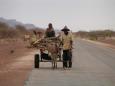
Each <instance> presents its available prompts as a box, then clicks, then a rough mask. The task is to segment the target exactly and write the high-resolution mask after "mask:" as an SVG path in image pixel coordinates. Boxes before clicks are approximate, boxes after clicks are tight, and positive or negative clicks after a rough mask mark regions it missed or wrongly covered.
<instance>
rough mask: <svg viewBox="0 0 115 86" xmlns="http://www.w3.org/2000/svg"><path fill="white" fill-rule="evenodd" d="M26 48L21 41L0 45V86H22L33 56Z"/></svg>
mask: <svg viewBox="0 0 115 86" xmlns="http://www.w3.org/2000/svg"><path fill="white" fill-rule="evenodd" d="M26 46H27V43H25V42H23V41H16V42H8V43H0V86H24V82H25V80H26V79H27V77H28V74H29V73H30V71H31V70H32V68H33V67H32V66H33V57H34V54H35V50H34V49H28V48H27V47H26Z"/></svg>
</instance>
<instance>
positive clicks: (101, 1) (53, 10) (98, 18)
mask: <svg viewBox="0 0 115 86" xmlns="http://www.w3.org/2000/svg"><path fill="white" fill-rule="evenodd" d="M0 17H3V18H6V19H16V20H17V21H20V22H23V23H32V24H35V25H36V26H38V27H42V28H46V27H47V25H48V23H50V22H51V23H52V24H53V26H54V28H55V29H62V28H63V27H64V26H65V25H67V26H68V28H70V29H71V30H72V31H78V30H97V29H108V28H109V29H112V30H115V0H0Z"/></svg>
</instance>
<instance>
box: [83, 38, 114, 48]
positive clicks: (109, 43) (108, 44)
mask: <svg viewBox="0 0 115 86" xmlns="http://www.w3.org/2000/svg"><path fill="white" fill-rule="evenodd" d="M83 40H87V39H83ZM87 41H89V42H92V43H96V44H99V45H102V46H106V47H110V48H113V49H115V40H111V39H107V40H97V41H92V40H87Z"/></svg>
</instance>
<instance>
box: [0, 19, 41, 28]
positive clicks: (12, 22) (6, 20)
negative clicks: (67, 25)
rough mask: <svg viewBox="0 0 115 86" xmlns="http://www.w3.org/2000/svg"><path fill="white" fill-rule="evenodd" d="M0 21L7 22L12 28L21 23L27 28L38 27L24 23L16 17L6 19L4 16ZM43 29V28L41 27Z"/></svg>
mask: <svg viewBox="0 0 115 86" xmlns="http://www.w3.org/2000/svg"><path fill="white" fill-rule="evenodd" d="M0 22H1V23H6V24H7V25H8V26H10V27H12V28H15V27H16V25H21V26H24V27H25V28H26V29H34V28H38V27H36V26H35V25H33V24H23V23H21V22H19V21H17V20H15V19H5V18H2V17H0ZM39 29H41V28H39Z"/></svg>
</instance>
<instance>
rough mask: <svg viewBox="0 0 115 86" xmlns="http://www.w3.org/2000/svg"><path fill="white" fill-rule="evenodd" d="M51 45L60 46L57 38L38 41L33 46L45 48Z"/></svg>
mask: <svg viewBox="0 0 115 86" xmlns="http://www.w3.org/2000/svg"><path fill="white" fill-rule="evenodd" d="M52 43H55V44H58V45H60V43H61V41H60V39H59V38H58V37H50V38H42V39H39V40H37V41H36V42H35V43H34V44H35V45H36V46H37V48H47V46H48V45H49V44H52Z"/></svg>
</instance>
